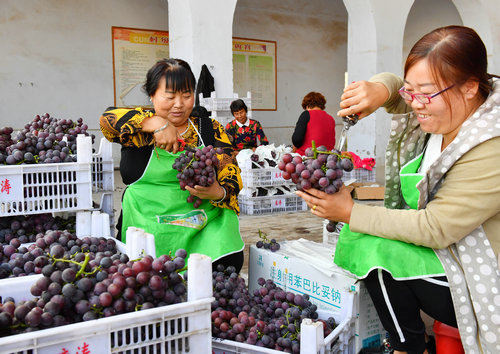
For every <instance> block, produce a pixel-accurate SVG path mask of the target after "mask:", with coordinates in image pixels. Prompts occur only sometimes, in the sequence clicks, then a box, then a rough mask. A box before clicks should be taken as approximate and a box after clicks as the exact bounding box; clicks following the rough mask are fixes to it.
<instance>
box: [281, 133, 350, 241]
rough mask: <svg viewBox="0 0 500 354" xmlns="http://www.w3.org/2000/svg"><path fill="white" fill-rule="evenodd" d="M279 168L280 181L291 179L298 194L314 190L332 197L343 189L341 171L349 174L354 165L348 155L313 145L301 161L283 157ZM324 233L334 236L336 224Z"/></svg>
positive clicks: (332, 224)
mask: <svg viewBox="0 0 500 354" xmlns="http://www.w3.org/2000/svg"><path fill="white" fill-rule="evenodd" d="M278 168H279V169H280V170H281V171H283V174H282V176H283V178H284V179H286V180H288V179H291V180H292V182H293V183H295V184H296V186H297V190H299V191H303V190H308V189H310V188H315V189H318V190H321V191H323V192H325V193H327V194H333V193H336V192H337V191H339V190H340V188H341V187H342V185H343V182H342V176H343V174H344V172H343V171H346V172H350V171H352V169H353V168H354V164H353V162H352V160H351V158H350V156H349V155H346V154H342V153H341V152H340V151H338V150H331V151H329V150H328V149H327V148H326V147H325V146H319V147H318V148H316V146H315V144H314V141H313V142H312V147H311V148H307V149H306V151H305V156H303V157H302V156H300V155H296V156H292V155H291V154H284V155H283V158H282V160H281V161H280V162H279V163H278ZM327 230H328V231H329V232H333V231H330V230H335V223H333V222H330V223H328V225H327Z"/></svg>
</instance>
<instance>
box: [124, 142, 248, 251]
mask: <svg viewBox="0 0 500 354" xmlns="http://www.w3.org/2000/svg"><path fill="white" fill-rule="evenodd" d="M156 151H157V153H158V156H157V153H156ZM156 151H155V150H153V151H152V153H151V157H150V159H149V163H148V165H147V167H146V170H145V171H144V174H143V175H142V177H141V178H140V179H139V180H137V181H136V182H134V183H132V184H130V185H129V186H127V189H126V190H125V194H124V196H123V202H122V212H123V225H122V238H123V240H124V242H126V234H127V233H126V231H127V228H128V227H129V226H134V227H137V228H140V229H143V230H144V231H146V232H148V233H151V234H153V235H154V236H155V246H156V256H157V257H158V256H160V255H162V254H169V252H172V254H174V253H175V251H176V250H178V249H180V248H183V249H185V250H186V251H187V253H188V255H189V254H191V253H201V254H205V255H208V256H210V257H211V258H212V261H215V260H217V259H219V258H221V257H223V256H225V255H228V254H231V253H235V252H239V251H241V250H243V247H244V243H243V240H242V239H241V235H240V230H239V222H238V216H237V215H236V212H235V211H234V210H230V209H226V208H217V207H215V206H213V205H212V204H210V202H209V201H208V200H203V202H202V204H201V206H200V207H199V208H198V209H193V204H192V203H188V202H187V201H186V198H187V197H188V195H189V192H188V191H183V190H181V188H180V187H179V180H178V179H177V177H176V175H177V171H176V170H175V169H173V168H172V164H173V163H174V160H175V158H176V157H177V156H179V155H180V153H177V154H172V153H170V152H167V151H165V150H162V149H156Z"/></svg>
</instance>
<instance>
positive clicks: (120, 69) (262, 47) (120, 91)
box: [111, 27, 277, 110]
mask: <svg viewBox="0 0 500 354" xmlns="http://www.w3.org/2000/svg"><path fill="white" fill-rule="evenodd" d="M111 30H112V38H113V81H114V82H113V85H114V100H115V102H114V104H115V106H119V107H136V106H142V107H147V106H150V105H151V103H150V102H149V98H148V97H147V96H146V94H145V93H144V92H143V91H142V85H143V84H144V80H145V78H146V73H147V71H148V70H149V68H151V67H152V66H153V65H154V63H156V62H157V61H158V60H160V59H163V58H168V57H169V38H168V31H158V30H150V29H138V28H128V27H112V28H111ZM195 75H196V73H195ZM233 84H234V92H235V93H238V95H239V96H240V97H246V96H247V92H248V91H250V92H251V93H252V110H276V102H277V98H276V42H275V41H265V40H259V39H249V38H239V37H234V38H233Z"/></svg>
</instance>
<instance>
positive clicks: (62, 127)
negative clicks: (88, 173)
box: [0, 113, 95, 165]
mask: <svg viewBox="0 0 500 354" xmlns="http://www.w3.org/2000/svg"><path fill="white" fill-rule="evenodd" d="M87 130H88V126H87V124H84V123H83V119H82V118H78V120H77V121H76V122H73V121H72V120H71V119H57V118H54V117H51V116H50V115H49V114H48V113H45V114H44V115H42V116H40V115H36V116H35V118H34V119H33V121H31V122H30V123H28V124H26V125H25V126H24V128H23V129H22V130H20V131H19V132H18V133H17V135H16V136H15V138H12V136H11V134H12V132H13V129H12V128H11V127H5V128H2V129H1V130H0V132H1V135H0V163H3V164H7V165H16V164H23V163H25V164H34V163H60V162H74V161H76V156H72V155H74V154H76V137H77V135H78V134H84V135H89V134H88V133H87ZM91 136H92V141H94V139H95V136H94V135H93V134H92V135H91Z"/></svg>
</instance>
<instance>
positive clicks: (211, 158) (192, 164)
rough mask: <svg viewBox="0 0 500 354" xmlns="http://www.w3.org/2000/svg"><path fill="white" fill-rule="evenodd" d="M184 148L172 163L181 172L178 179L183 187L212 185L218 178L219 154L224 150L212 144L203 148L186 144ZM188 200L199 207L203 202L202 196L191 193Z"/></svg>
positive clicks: (184, 188) (183, 188)
mask: <svg viewBox="0 0 500 354" xmlns="http://www.w3.org/2000/svg"><path fill="white" fill-rule="evenodd" d="M184 149H185V150H184V152H183V153H182V154H180V155H179V156H178V157H177V158H176V159H175V161H174V164H173V165H172V167H173V168H174V169H175V170H177V171H178V172H179V173H177V179H178V180H179V185H180V187H181V189H182V190H186V186H189V187H191V188H194V186H196V185H198V186H202V187H208V186H211V185H212V184H213V183H214V182H215V181H216V179H217V167H218V166H219V159H218V158H217V155H221V154H222V153H223V150H222V149H221V148H214V147H213V146H212V145H208V146H205V147H203V148H202V149H196V148H193V147H190V146H186V147H185V148H184ZM186 200H187V202H188V203H193V204H194V207H195V208H198V207H199V206H200V205H201V203H202V200H201V199H200V198H198V197H196V196H193V195H191V194H189V196H188V197H187V199H186Z"/></svg>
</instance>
